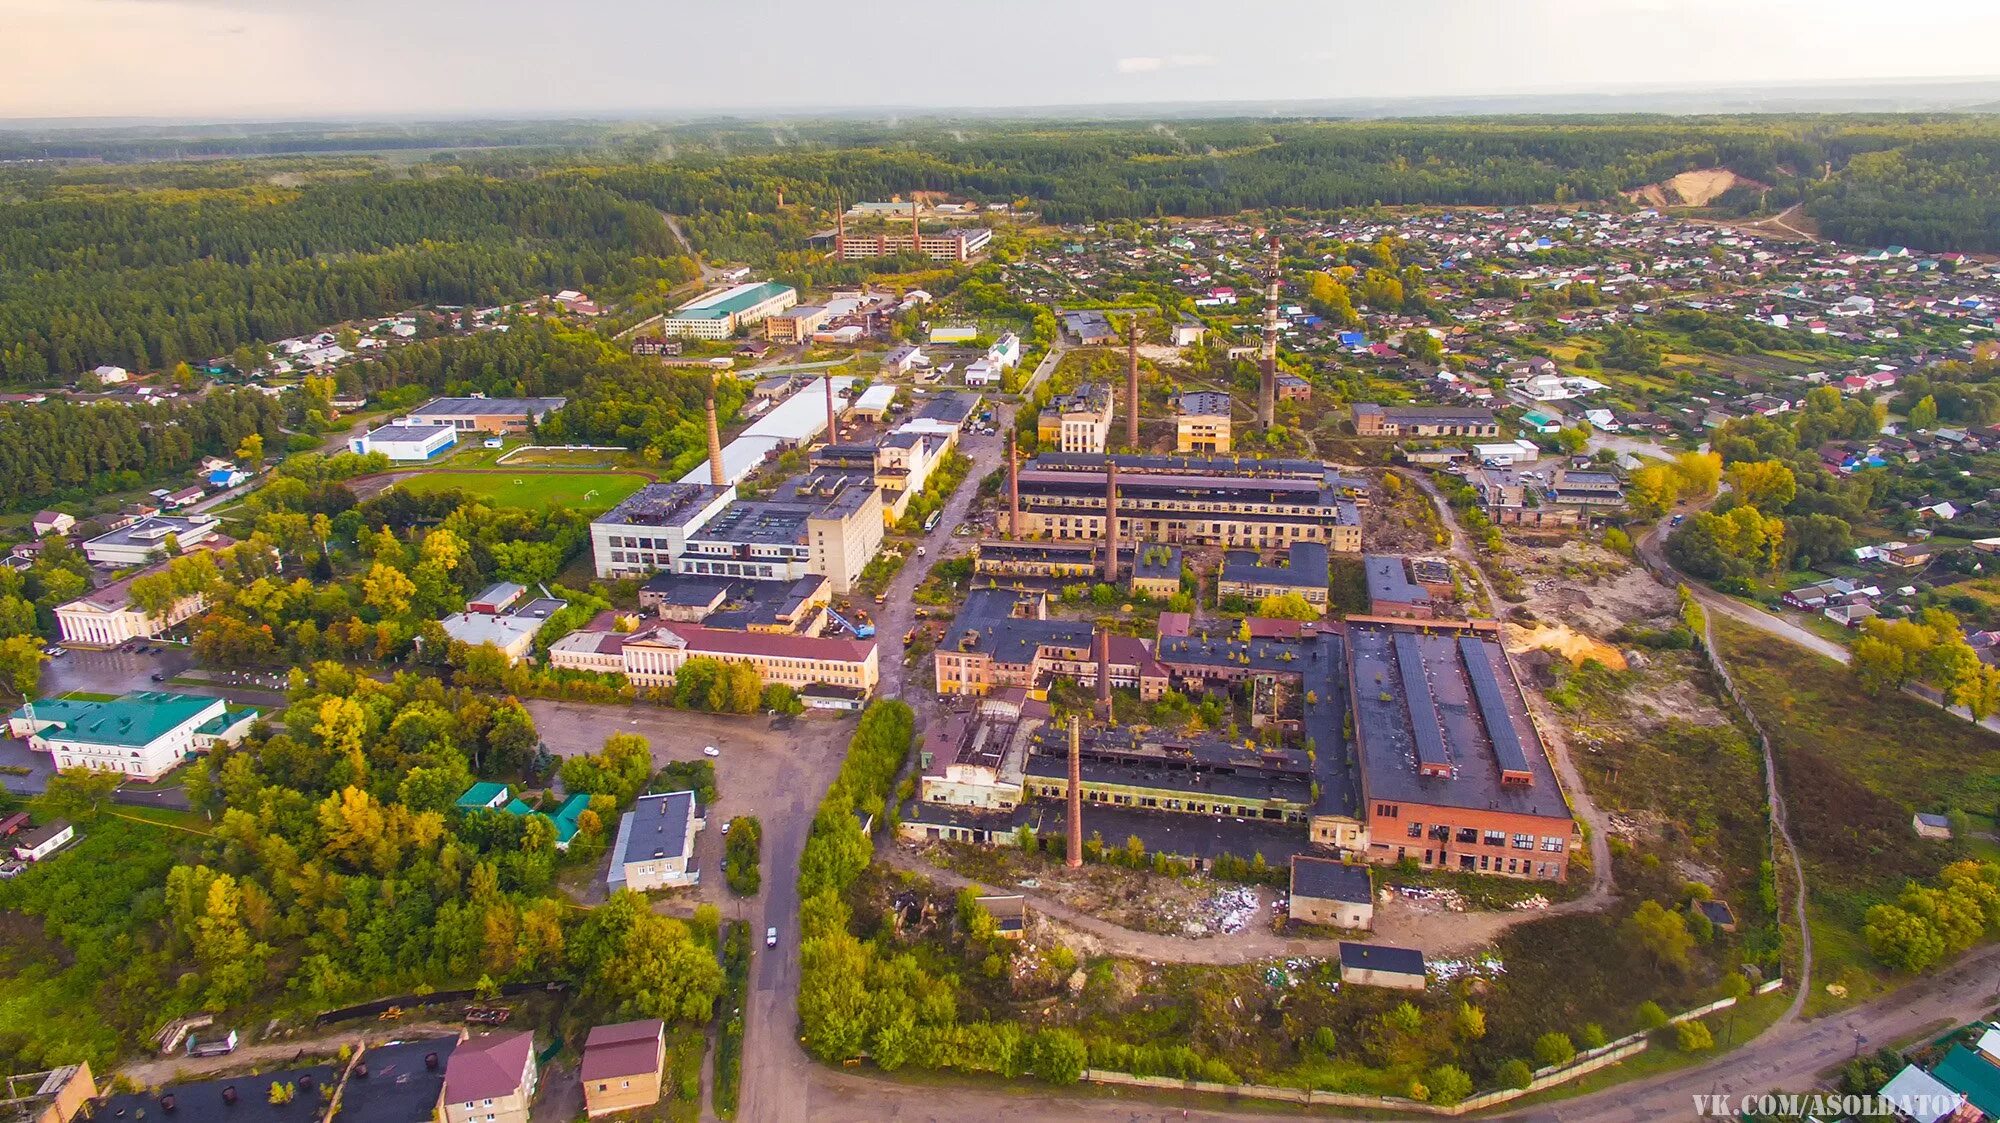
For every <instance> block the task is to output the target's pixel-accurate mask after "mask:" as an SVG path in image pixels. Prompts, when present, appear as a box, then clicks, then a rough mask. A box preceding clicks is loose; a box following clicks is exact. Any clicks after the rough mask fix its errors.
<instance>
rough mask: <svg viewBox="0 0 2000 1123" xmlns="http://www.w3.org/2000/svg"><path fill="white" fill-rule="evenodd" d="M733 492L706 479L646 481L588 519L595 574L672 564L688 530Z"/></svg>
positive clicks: (640, 572)
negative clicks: (629, 494)
mask: <svg viewBox="0 0 2000 1123" xmlns="http://www.w3.org/2000/svg"><path fill="white" fill-rule="evenodd" d="M735 498H736V492H735V490H734V489H733V488H727V487H715V486H713V485H711V484H697V483H668V484H647V485H646V486H645V487H642V488H640V489H639V490H638V491H636V492H633V493H632V495H631V496H629V497H628V498H627V499H626V500H625V501H624V502H622V503H620V504H618V506H616V507H613V508H612V509H611V510H610V511H608V512H606V513H605V514H603V515H600V516H598V517H597V518H595V519H593V520H591V523H590V553H591V557H592V559H593V560H594V561H595V562H596V563H597V575H598V576H599V577H610V578H616V577H643V576H645V575H647V574H649V573H654V572H656V571H658V570H662V569H672V568H673V565H674V559H675V558H678V557H679V556H680V555H681V552H682V551H683V550H684V549H685V548H686V546H687V540H688V538H689V536H691V535H693V534H695V533H697V532H699V531H700V530H701V528H702V526H703V525H705V524H706V523H707V522H708V520H709V519H711V518H714V517H715V515H716V513H717V512H719V511H721V510H722V509H723V508H724V507H727V506H728V505H729V503H730V501H731V500H733V499H735Z"/></svg>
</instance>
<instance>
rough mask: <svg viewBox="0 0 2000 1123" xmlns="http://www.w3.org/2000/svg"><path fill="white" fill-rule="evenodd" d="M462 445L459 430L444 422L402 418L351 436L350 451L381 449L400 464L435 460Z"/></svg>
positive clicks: (358, 453) (366, 451)
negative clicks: (403, 419)
mask: <svg viewBox="0 0 2000 1123" xmlns="http://www.w3.org/2000/svg"><path fill="white" fill-rule="evenodd" d="M457 445H458V430H457V429H456V428H454V427H453V426H451V425H448V424H446V423H444V422H441V421H426V422H413V421H398V422H396V423H394V424H391V425H384V426H382V427H381V428H379V429H376V430H374V431H373V432H370V433H367V434H364V435H362V436H359V437H352V438H349V440H348V442H347V451H349V452H352V453H354V454H356V455H357V456H366V455H368V454H369V453H371V452H379V453H381V454H382V455H384V456H386V457H388V458H389V459H391V460H393V461H395V462H397V463H399V464H410V463H419V462H422V461H425V460H435V459H437V458H438V457H440V456H443V455H444V454H445V453H447V452H450V451H451V450H452V449H453V448H455V447H457Z"/></svg>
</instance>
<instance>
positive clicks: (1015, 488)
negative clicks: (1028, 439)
mask: <svg viewBox="0 0 2000 1123" xmlns="http://www.w3.org/2000/svg"><path fill="white" fill-rule="evenodd" d="M1007 537H1009V538H1012V539H1014V540H1016V541H1019V540H1020V537H1021V446H1020V439H1019V435H1018V433H1017V432H1016V430H1014V429H1013V428H1011V427H1010V428H1009V429H1008V430H1007Z"/></svg>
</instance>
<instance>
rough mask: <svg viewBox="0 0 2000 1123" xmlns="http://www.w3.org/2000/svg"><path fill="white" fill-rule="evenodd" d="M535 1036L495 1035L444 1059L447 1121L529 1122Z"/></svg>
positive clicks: (442, 1104) (441, 1102) (442, 1096)
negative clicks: (445, 1060) (446, 1059)
mask: <svg viewBox="0 0 2000 1123" xmlns="http://www.w3.org/2000/svg"><path fill="white" fill-rule="evenodd" d="M537 1075H538V1074H537V1072H536V1069H535V1035H534V1034H533V1033H532V1032H527V1033H495V1034H489V1035H487V1036H485V1037H474V1038H472V1039H470V1040H468V1041H462V1042H460V1043H459V1045H458V1047H457V1048H456V1049H453V1050H452V1051H451V1059H450V1060H449V1061H447V1062H445V1070H444V1091H442V1092H440V1093H439V1094H438V1105H437V1110H438V1117H439V1118H441V1119H443V1120H445V1123H528V1110H529V1107H530V1105H531V1104H532V1103H533V1102H534V1099H535V1085H536V1082H537Z"/></svg>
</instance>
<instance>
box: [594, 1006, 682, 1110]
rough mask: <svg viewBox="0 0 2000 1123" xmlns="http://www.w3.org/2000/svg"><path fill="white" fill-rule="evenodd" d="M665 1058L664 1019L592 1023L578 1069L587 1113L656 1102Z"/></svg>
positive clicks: (646, 1105) (637, 1106)
mask: <svg viewBox="0 0 2000 1123" xmlns="http://www.w3.org/2000/svg"><path fill="white" fill-rule="evenodd" d="M666 1059H667V1035H666V1023H664V1022H662V1021H661V1020H660V1019H658V1018H646V1019H643V1020H641V1021H636V1022H619V1023H617V1024H615V1025H604V1026H593V1027H592V1028H591V1030H590V1036H588V1037H586V1038H585V1039H584V1042H583V1065H582V1067H581V1069H580V1070H579V1071H578V1074H577V1075H578V1079H579V1080H581V1081H582V1083H583V1108H584V1111H585V1113H586V1114H588V1115H589V1116H590V1117H591V1118H592V1119H595V1118H597V1117H598V1116H600V1115H610V1114H611V1113H613V1112H618V1111H631V1110H633V1109H635V1108H641V1107H650V1106H652V1105H653V1104H656V1103H659V1102H660V1070H661V1068H662V1066H664V1064H665V1063H666Z"/></svg>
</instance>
